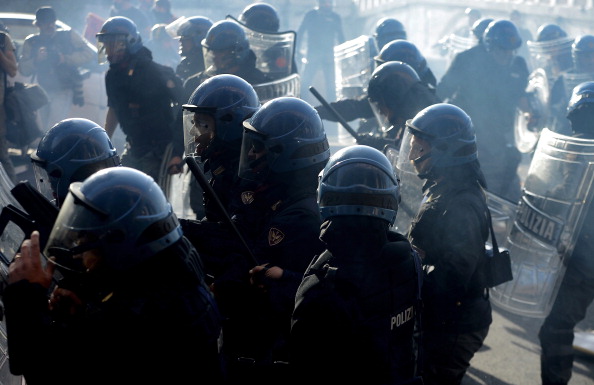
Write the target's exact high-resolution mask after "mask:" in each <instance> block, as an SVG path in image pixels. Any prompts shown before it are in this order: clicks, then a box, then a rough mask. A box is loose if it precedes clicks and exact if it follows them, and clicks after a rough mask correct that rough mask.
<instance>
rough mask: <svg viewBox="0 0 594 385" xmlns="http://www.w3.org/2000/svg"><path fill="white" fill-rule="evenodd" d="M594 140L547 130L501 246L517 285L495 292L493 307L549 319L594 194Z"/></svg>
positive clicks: (506, 286)
mask: <svg viewBox="0 0 594 385" xmlns="http://www.w3.org/2000/svg"><path fill="white" fill-rule="evenodd" d="M593 178H594V140H585V139H576V138H573V137H569V136H565V135H562V134H558V133H554V132H552V131H550V130H549V129H548V128H545V129H544V130H543V131H542V133H541V135H540V138H539V141H538V144H537V146H536V150H535V152H534V156H533V158H532V162H531V164H530V168H529V170H528V176H527V178H526V181H525V184H524V190H523V193H522V198H521V200H520V202H519V204H518V206H517V212H516V214H515V219H514V221H513V225H512V227H511V230H510V232H509V235H508V236H507V238H506V240H505V242H502V243H504V244H503V245H502V246H503V247H505V248H507V249H508V250H509V252H510V254H511V259H512V271H513V275H514V279H513V280H512V281H510V282H507V283H504V284H502V285H500V286H497V287H495V288H493V289H492V290H491V300H492V302H493V303H494V304H495V305H496V306H498V307H501V308H503V309H505V310H507V311H510V312H512V313H516V314H520V315H523V316H528V317H536V318H542V317H546V316H547V314H548V313H549V311H550V308H551V306H552V304H553V301H554V299H555V296H556V295H557V291H558V288H559V285H560V283H561V280H562V279H563V275H564V274H565V264H564V260H565V259H566V258H568V257H569V256H570V255H571V253H572V251H573V247H574V245H575V241H576V238H577V236H578V233H579V229H580V228H581V224H582V222H583V217H584V215H585V213H586V211H587V209H588V205H589V204H590V200H591V199H592V195H593V193H594V189H592V179H593Z"/></svg>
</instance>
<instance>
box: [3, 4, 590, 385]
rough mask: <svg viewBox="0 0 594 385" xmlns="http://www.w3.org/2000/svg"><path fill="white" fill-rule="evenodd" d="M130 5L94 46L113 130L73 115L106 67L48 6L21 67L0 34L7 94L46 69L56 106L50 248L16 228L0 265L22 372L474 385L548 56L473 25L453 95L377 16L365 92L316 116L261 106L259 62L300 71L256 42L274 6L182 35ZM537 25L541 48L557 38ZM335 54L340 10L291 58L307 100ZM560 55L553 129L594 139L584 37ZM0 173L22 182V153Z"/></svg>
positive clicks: (305, 107) (45, 158)
mask: <svg viewBox="0 0 594 385" xmlns="http://www.w3.org/2000/svg"><path fill="white" fill-rule="evenodd" d="M141 3H142V4H141V5H142V8H141V7H136V6H134V5H133V4H132V3H131V2H130V1H129V0H115V1H114V4H113V6H112V8H111V10H110V17H109V18H108V19H106V20H105V21H104V22H103V24H102V25H101V27H100V29H99V30H98V32H97V33H96V35H95V38H96V44H97V50H98V56H99V57H98V59H99V61H100V62H101V61H103V62H104V63H105V64H106V65H108V66H109V68H108V69H107V70H106V72H105V89H106V94H107V104H108V108H107V112H106V116H105V121H104V122H102V124H99V123H98V122H93V121H91V120H88V119H83V118H80V117H75V116H71V113H70V112H69V107H70V106H71V105H72V104H73V103H74V104H76V103H77V95H78V94H77V92H78V91H79V88H80V82H81V81H82V80H81V79H80V78H79V77H78V76H80V75H79V72H78V68H79V67H80V66H82V65H84V64H85V63H87V62H88V61H89V60H92V59H95V58H93V57H92V56H93V51H92V50H90V49H89V47H88V45H87V44H86V43H85V41H84V39H83V38H82V37H81V35H80V34H78V33H77V32H76V31H74V30H69V31H62V30H60V29H57V27H56V20H57V17H56V13H55V11H54V9H53V8H52V7H49V6H44V7H41V8H39V9H38V10H37V12H36V19H35V25H36V26H37V27H38V28H39V33H38V34H34V35H31V36H29V37H28V38H27V39H26V40H25V42H24V43H23V47H22V50H21V54H20V56H19V57H18V58H17V57H16V55H15V49H14V45H13V43H12V41H11V38H10V34H9V32H8V31H4V32H0V72H2V73H4V74H5V75H4V78H5V79H6V77H7V76H8V77H13V76H14V75H15V74H16V72H17V70H18V71H20V72H21V73H22V74H23V75H31V74H35V76H36V78H37V79H38V81H39V84H40V85H41V86H42V87H43V88H44V89H45V90H46V92H47V93H48V96H49V99H50V103H49V104H48V105H47V106H46V107H47V108H45V109H44V110H43V111H41V112H40V113H41V115H40V118H41V122H42V125H43V128H44V130H43V131H44V132H45V133H44V135H43V136H42V137H41V138H40V140H39V144H38V145H37V148H36V149H35V151H34V152H33V153H32V154H31V162H32V164H33V166H34V170H35V180H34V181H30V182H31V184H34V185H35V187H36V188H37V189H38V191H39V192H40V194H41V196H43V197H44V199H46V200H47V201H49V202H51V204H53V205H55V206H56V207H57V209H59V213H58V216H57V219H56V220H55V223H54V226H53V229H52V230H51V232H50V233H48V234H40V232H39V231H38V230H36V231H33V232H32V233H30V234H26V239H25V240H24V241H23V242H22V244H21V246H20V248H19V250H18V253H17V254H16V255H15V256H14V258H13V260H12V262H11V264H10V266H9V268H8V278H7V286H6V288H5V289H4V291H3V293H2V295H3V296H2V299H3V306H4V315H5V318H6V327H7V341H8V354H9V357H10V361H9V364H10V371H11V373H12V374H13V375H22V376H23V377H24V380H25V381H26V382H27V384H31V385H35V384H47V383H62V384H81V383H84V384H105V383H117V384H119V383H122V384H123V383H147V384H153V383H154V384H157V383H168V382H180V383H182V382H183V383H187V382H191V379H193V378H195V379H196V381H198V380H200V381H206V382H208V383H211V384H221V385H235V384H240V383H246V382H256V381H257V382H258V383H261V384H276V383H279V382H282V383H288V384H293V383H294V384H297V383H303V382H311V378H312V375H313V376H315V378H316V379H315V381H314V382H315V383H338V382H341V383H342V382H349V383H350V382H356V383H367V384H378V385H379V384H394V385H397V384H402V385H403V384H426V385H434V384H435V385H437V384H448V385H450V384H452V385H453V384H461V383H462V380H463V378H464V376H465V375H466V372H467V370H468V369H469V367H470V366H471V364H472V358H473V357H474V355H475V353H476V352H477V351H478V350H479V349H480V348H481V347H482V346H483V343H484V341H485V339H486V337H487V335H488V333H489V328H490V326H491V323H492V321H493V319H492V314H491V302H490V299H489V290H490V288H489V286H488V283H487V280H486V276H485V269H486V258H485V254H486V246H487V245H488V243H489V235H490V233H489V229H490V221H491V216H490V214H489V207H488V205H487V192H490V193H493V194H496V195H498V196H500V197H502V198H504V199H507V200H509V201H511V202H517V201H518V200H520V198H521V195H522V189H521V188H522V183H523V181H522V177H521V175H520V174H519V173H518V166H519V163H520V159H521V154H520V151H519V150H518V149H517V148H516V145H515V138H514V118H515V114H516V111H517V110H520V111H523V112H524V113H525V114H527V115H529V116H530V115H533V116H537V115H538V114H542V113H543V111H536V110H534V106H533V105H532V104H531V103H530V97H531V95H530V94H529V93H528V92H527V91H526V89H527V86H528V82H529V79H530V77H531V76H532V74H531V71H530V70H529V68H530V67H531V66H532V64H533V63H537V62H538V61H537V60H536V59H533V58H526V57H522V56H521V55H518V54H517V50H518V49H519V48H520V47H521V46H522V45H525V44H527V42H526V41H525V39H526V37H525V36H529V35H527V34H526V32H522V29H521V28H520V27H521V26H520V25H516V24H515V23H520V20H521V19H519V18H518V16H519V15H517V14H514V17H515V19H514V20H515V22H514V21H512V20H511V19H491V18H482V17H481V15H480V14H479V13H477V11H476V10H473V9H469V10H468V11H467V12H466V13H467V15H468V16H469V17H471V16H472V18H473V19H472V22H470V20H469V26H468V28H466V27H465V29H464V33H467V34H468V36H475V37H476V45H474V46H473V47H470V48H468V49H467V50H463V51H461V52H459V53H457V54H456V55H454V56H453V60H452V62H451V64H450V65H449V67H448V68H447V70H446V72H445V74H444V75H443V76H442V77H440V79H437V78H436V76H435V75H434V74H433V72H432V70H431V68H429V65H428V63H427V60H426V59H425V56H424V55H423V53H422V52H421V51H420V50H419V48H418V47H417V46H416V45H415V44H414V42H412V41H409V40H407V39H408V37H407V34H406V30H405V28H404V26H403V24H402V22H400V21H399V20H397V19H394V18H382V19H381V20H379V21H378V22H377V24H376V26H375V31H374V33H373V36H372V37H371V36H370V38H369V42H368V43H369V44H371V45H372V47H373V49H372V50H370V52H369V53H368V54H369V55H371V57H369V58H367V59H370V60H369V63H370V66H372V68H371V71H370V77H369V81H368V84H367V85H366V87H364V90H363V92H362V93H361V94H360V95H359V96H357V97H355V98H350V99H341V100H334V99H335V97H336V94H335V85H334V84H333V83H332V82H330V83H331V84H326V85H327V88H326V90H325V93H326V97H327V98H329V99H330V101H331V103H330V104H328V105H326V104H322V105H314V104H312V103H309V102H308V101H306V100H304V99H303V98H301V97H299V95H281V96H278V97H274V98H272V99H270V100H265V99H264V98H262V96H261V95H260V94H259V93H258V92H259V90H260V88H259V86H260V85H262V84H269V83H271V84H273V85H274V84H277V83H279V84H280V83H282V81H283V79H282V78H279V77H278V73H279V72H275V71H276V70H277V69H278V68H275V69H272V68H271V66H270V65H269V64H270V60H269V59H270V57H269V56H270V55H273V54H278V56H275V57H274V59H275V60H274V61H273V62H275V63H276V64H277V65H279V66H289V67H287V68H292V70H290V71H287V72H286V75H293V74H299V70H300V69H301V68H299V66H297V65H296V63H291V62H290V61H287V60H284V59H286V56H283V54H282V50H279V49H278V48H279V47H277V46H275V47H267V48H268V49H267V50H264V51H262V50H258V49H256V47H254V46H253V41H251V40H250V37H249V36H248V33H247V32H246V31H259V32H260V33H262V34H266V33H270V34H276V33H278V31H279V25H280V19H279V16H278V13H277V12H276V10H275V8H274V7H273V6H272V5H270V4H267V3H261V2H258V3H254V4H250V5H248V6H247V7H246V8H245V9H244V11H243V12H242V13H241V14H240V15H239V16H238V17H237V19H231V18H227V19H223V20H211V19H210V18H208V17H205V16H203V15H192V16H190V17H185V19H184V20H183V22H182V23H180V24H179V25H177V28H176V30H175V37H171V36H170V34H169V33H170V31H168V30H167V28H168V27H167V26H170V25H172V24H171V23H173V22H174V21H175V20H176V19H177V17H176V16H174V14H173V13H172V9H171V3H170V2H169V1H167V0H155V1H154V2H153V1H142V2H141ZM544 29H545V28H544V26H543V28H542V30H544ZM542 30H541V29H539V31H538V33H537V34H536V35H537V40H536V41H535V42H532V41H531V40H530V42H531V45H529V46H528V48H531V47H535V46H538V43H539V41H547V42H549V43H550V42H551V41H555V39H563V40H562V42H565V41H566V39H567V34H566V33H561V32H559V31H556V32H557V33H552V34H549V36H548V37H547V36H545V35H546V34H545V33H544V32H543V31H542ZM521 32H522V33H521ZM541 32H542V33H541ZM522 35H523V36H524V37H522ZM303 36H307V40H304V41H303V42H301V41H300V39H301V38H302V37H303ZM541 37H542V39H541ZM165 39H168V40H167V41H168V43H167V44H168V48H167V49H169V51H170V52H171V55H169V56H166V57H159V56H157V55H156V54H155V52H153V51H152V50H157V48H156V47H157V44H161V43H163V42H164V41H165ZM344 40H345V39H344V35H343V31H342V25H341V19H340V16H339V15H338V14H337V13H336V12H334V11H333V10H332V2H331V1H328V0H319V1H318V5H317V6H316V7H315V9H313V10H311V11H310V12H308V13H306V14H305V15H304V18H303V22H302V24H301V26H300V28H299V30H298V32H297V43H298V44H297V45H296V46H295V47H291V48H293V49H297V50H299V49H300V48H301V47H307V48H306V49H305V50H304V52H305V54H304V55H306V57H307V60H306V61H305V63H306V65H305V67H304V68H303V74H302V78H301V81H302V86H303V87H306V86H307V85H309V84H310V83H311V82H312V81H313V78H314V76H315V75H316V72H317V71H320V70H321V71H323V73H324V74H325V75H326V77H325V80H326V81H328V79H333V78H334V64H333V60H334V56H333V47H334V46H336V45H338V44H340V43H342V42H344ZM149 42H150V43H149ZM172 42H174V45H175V44H177V45H178V47H179V48H178V50H176V49H172V47H173V46H172V45H171V44H172ZM163 44H164V43H163ZM299 44H302V45H303V46H301V45H299ZM546 47H555V45H551V44H547V45H546ZM559 47H562V48H566V47H567V44H565V43H563V44H561V40H560V44H559ZM176 51H178V52H176ZM163 52H164V51H163ZM260 52H265V55H268V56H267V59H266V60H264V59H263V58H260V57H258V56H257V55H258V53H260ZM538 53H539V54H540V55H541V56H542V55H543V54H544V53H546V54H548V55H549V57H551V58H555V59H560V56H557V52H556V51H550V52H549V51H546V52H545V51H543V50H542V49H539V50H538ZM562 53H563V54H564V55H567V51H566V50H565V51H563V52H562ZM176 55H178V56H176ZM558 55H561V53H559V54H558ZM571 55H572V58H573V65H570V64H567V65H565V66H564V67H563V68H561V69H560V70H558V71H555V73H554V74H551V76H552V79H554V80H555V82H551V83H554V85H553V87H552V90H554V91H552V92H551V95H552V96H551V103H550V105H549V106H547V107H548V108H549V109H550V120H551V121H554V122H558V124H557V126H556V127H558V128H557V130H558V131H559V132H560V133H562V134H567V135H573V136H574V137H578V138H582V139H591V138H592V137H593V135H594V125H593V124H592V113H593V111H594V78H592V79H590V76H591V75H592V74H594V65H593V64H592V63H594V60H593V59H592V58H594V37H592V36H590V35H584V36H579V37H576V38H575V40H574V41H573V43H572V48H571ZM165 59H171V61H170V62H169V61H168V62H165ZM541 59H542V58H541ZM291 60H293V56H292V55H291ZM264 62H266V63H268V64H266V65H262V64H261V63H264ZM529 62H530V65H529V64H528V63H529ZM541 62H543V61H542V60H541ZM565 63H567V60H566V61H565ZM330 70H331V71H330ZM544 70H546V71H549V72H550V71H551V70H550V69H548V68H547V69H544ZM73 74H77V75H73ZM576 74H577V75H576ZM578 75H579V76H578ZM65 79H67V80H68V81H66V80H65ZM576 79H578V80H580V83H579V84H574V83H575V82H576ZM589 80H591V81H589ZM275 82H277V83H275ZM4 87H6V81H4V82H2V83H0V153H2V154H5V153H6V154H7V151H8V150H7V146H8V144H7V143H6V139H5V129H4V125H3V123H4V119H3V115H4V114H3V113H4V107H3V103H2V102H3V99H2V96H3V95H4V92H2V90H3V88H4ZM79 96H80V95H79ZM559 105H562V106H564V107H563V108H560V107H559ZM562 111H565V114H563V112H562ZM341 119H345V120H347V121H351V120H355V119H360V126H359V127H358V130H357V131H356V132H354V133H353V135H354V136H355V143H354V144H352V145H349V146H346V147H344V148H342V149H340V150H338V151H336V152H335V153H332V151H331V147H330V142H329V135H328V133H327V132H326V130H325V128H324V120H326V121H340V120H341ZM564 120H567V121H566V122H565V121H564ZM561 121H562V123H564V124H561ZM118 127H119V129H121V131H122V132H123V133H124V135H125V137H126V146H125V149H124V151H123V152H122V153H121V154H118V151H117V150H116V148H115V147H114V145H113V143H112V138H113V135H114V132H115V130H116V129H117V128H118ZM394 148H395V149H397V150H398V151H399V154H398V157H399V162H402V160H404V162H406V163H407V164H408V165H409V166H410V167H411V169H412V170H414V174H415V175H416V176H417V177H418V179H419V180H420V181H421V183H422V185H423V187H422V191H421V192H420V193H419V196H418V197H413V199H417V200H418V202H420V205H419V209H418V211H416V212H413V213H412V214H411V213H409V215H410V216H411V218H412V220H411V221H410V223H408V226H407V227H406V228H395V227H394V223H395V221H396V218H397V215H398V213H399V207H400V203H401V200H402V195H403V194H404V191H405V190H404V189H403V188H402V186H401V179H400V177H399V172H400V170H398V169H397V168H396V167H395V164H396V163H395V162H394V160H393V159H391V158H389V156H388V151H387V150H388V149H394ZM5 158H6V159H5ZM0 162H1V163H2V166H3V167H4V170H5V171H6V173H7V174H8V176H9V178H10V179H12V181H13V182H14V181H15V178H16V176H15V174H14V169H13V168H12V166H11V164H10V159H8V157H7V156H6V157H4V156H2V157H0ZM186 170H189V171H191V173H192V176H193V177H192V178H191V179H190V182H189V183H190V184H189V185H188V186H187V187H188V189H190V190H191V191H192V193H191V194H192V195H191V205H192V209H193V211H194V213H195V214H196V216H195V217H191V218H190V217H188V218H178V216H177V215H176V213H175V212H174V210H173V207H172V205H171V203H170V196H169V194H171V193H174V194H181V191H174V192H170V191H169V190H168V189H167V186H166V185H165V184H164V183H165V182H164V181H166V180H167V176H168V175H172V174H179V173H182V172H185V171H186ZM407 191H408V190H407ZM591 212H592V209H590V210H589V211H588V214H587V215H588V218H590V217H591V216H592V214H591ZM28 214H29V215H30V216H31V217H33V218H35V215H36V213H28ZM37 214H38V213H37ZM584 223H585V224H584V226H583V229H582V230H581V232H580V234H579V239H578V241H577V244H576V248H575V253H574V255H575V258H571V259H570V262H569V264H568V271H567V274H566V275H565V279H564V281H563V284H562V285H561V289H560V291H559V296H558V298H557V300H556V301H555V305H554V306H553V309H552V311H551V313H550V315H549V316H548V317H547V318H546V320H545V321H544V323H543V326H542V328H541V331H540V333H539V338H540V341H541V344H542V361H541V365H542V367H541V373H542V383H543V385H555V384H567V383H568V382H569V379H570V377H571V368H572V361H573V356H572V355H571V354H570V353H568V349H570V348H571V342H572V341H573V328H574V327H575V325H576V324H577V322H579V321H580V320H582V319H583V318H584V317H585V310H586V308H587V307H588V306H589V304H590V303H591V302H592V301H593V299H594V288H593V287H592V282H591V281H592V276H593V275H594V272H593V270H594V269H593V267H592V262H590V260H592V258H587V255H588V253H590V252H591V250H592V247H594V245H590V241H589V239H590V238H591V237H592V234H591V231H592V229H591V224H590V223H589V221H588V219H586V221H585V222H584ZM586 289H587V290H586ZM578 293H579V295H577V294H578ZM50 346H51V348H52V352H51V354H48V347H50ZM106 358H109V365H106Z"/></svg>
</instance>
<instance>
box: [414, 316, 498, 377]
mask: <svg viewBox="0 0 594 385" xmlns="http://www.w3.org/2000/svg"><path fill="white" fill-rule="evenodd" d="M488 333H489V328H488V327H487V328H485V329H482V330H479V331H477V332H472V333H444V332H436V331H424V332H423V373H422V375H423V383H424V385H458V384H460V383H461V382H462V378H464V375H465V374H466V370H467V369H468V367H469V366H470V360H471V359H472V357H474V354H475V353H476V352H477V351H478V350H479V349H480V348H481V346H483V341H484V340H485V338H486V337H487V334H488Z"/></svg>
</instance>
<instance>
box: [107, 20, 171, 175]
mask: <svg viewBox="0 0 594 385" xmlns="http://www.w3.org/2000/svg"><path fill="white" fill-rule="evenodd" d="M97 40H98V46H99V56H100V61H104V60H105V59H106V60H107V61H109V70H108V71H107V73H106V74H105V88H106V91H107V105H108V110H107V115H106V118H105V131H107V133H108V134H109V136H110V137H112V136H113V133H114V131H115V129H116V127H117V126H118V124H119V125H120V128H121V129H122V131H123V132H124V134H125V135H126V149H125V150H124V152H123V154H122V165H124V166H128V167H132V168H136V169H138V170H141V171H143V172H145V173H146V174H148V175H150V176H151V177H152V178H153V179H155V180H156V181H159V183H161V181H160V180H159V179H160V176H161V170H162V168H163V165H164V164H165V165H170V164H176V165H177V164H179V163H181V157H179V156H178V157H177V159H176V157H175V156H172V155H169V156H166V155H167V153H170V151H169V150H168V148H171V147H172V146H173V143H172V142H173V138H174V130H175V126H174V124H173V123H174V118H175V114H176V113H177V110H176V108H177V107H176V106H179V108H180V109H181V94H182V88H181V81H180V80H179V78H177V76H176V75H175V72H174V71H173V69H172V68H170V67H166V66H163V65H160V64H158V63H155V62H154V61H153V60H152V57H151V53H150V51H149V50H148V49H147V48H146V47H144V45H143V44H142V39H141V37H140V33H139V31H138V29H137V28H136V25H135V24H134V22H133V21H132V20H130V19H128V18H126V17H122V16H115V17H111V18H109V19H107V21H106V22H105V23H104V24H103V27H102V28H101V31H100V32H99V33H98V34H97ZM179 129H180V131H181V127H180V128H179ZM167 158H169V159H167ZM167 169H169V167H167Z"/></svg>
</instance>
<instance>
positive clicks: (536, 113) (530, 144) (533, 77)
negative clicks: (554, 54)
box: [514, 68, 550, 154]
mask: <svg viewBox="0 0 594 385" xmlns="http://www.w3.org/2000/svg"><path fill="white" fill-rule="evenodd" d="M549 94H550V88H549V81H548V78H547V74H546V73H545V70H544V69H542V68H538V69H536V70H534V71H533V72H532V73H531V74H530V77H529V78H528V86H527V87H526V96H527V98H528V105H529V108H530V111H522V110H520V109H519V108H518V109H516V116H515V122H514V136H515V141H516V147H517V148H518V150H519V151H520V152H522V153H525V154H527V153H531V152H532V151H534V148H535V147H536V143H537V142H538V136H539V135H540V132H541V131H542V129H543V128H545V127H546V125H547V123H548V121H549V115H550V114H549V108H548V105H549Z"/></svg>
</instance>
